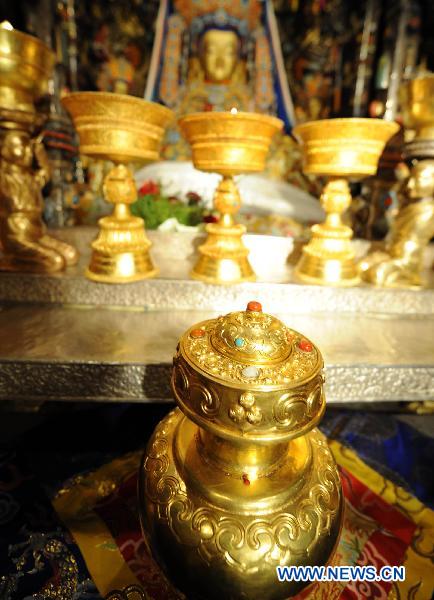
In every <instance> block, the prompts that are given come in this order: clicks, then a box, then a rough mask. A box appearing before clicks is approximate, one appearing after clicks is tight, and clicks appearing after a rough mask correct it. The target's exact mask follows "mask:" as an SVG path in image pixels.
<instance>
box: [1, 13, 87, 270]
mask: <svg viewBox="0 0 434 600" xmlns="http://www.w3.org/2000/svg"><path fill="white" fill-rule="evenodd" d="M53 64H54V55H53V53H52V52H51V50H50V49H49V48H48V47H47V46H46V45H45V44H43V43H42V42H41V41H39V40H38V39H37V38H35V37H33V36H31V35H27V34H24V33H22V32H21V31H17V30H16V29H13V28H12V27H11V26H10V25H9V24H8V23H2V24H1V25H0V241H1V249H2V253H3V256H2V259H1V261H0V269H2V270H8V271H29V272H53V271H60V270H62V269H64V268H65V267H66V266H70V265H74V264H75V263H76V262H77V259H78V254H77V251H76V250H75V248H73V247H72V246H70V245H69V244H66V243H64V242H61V241H59V240H57V239H55V238H53V237H51V236H49V235H47V230H46V227H45V225H44V223H43V221H42V209H43V199H42V193H41V190H42V188H43V187H44V186H45V185H46V184H47V182H48V181H49V180H50V176H51V170H50V166H49V162H48V158H47V155H46V153H45V150H44V146H43V144H42V137H41V135H36V136H35V132H36V133H37V129H38V128H40V127H41V125H42V124H43V121H44V119H43V118H42V117H41V115H37V113H36V110H35V105H34V103H35V101H36V100H38V99H39V98H40V96H41V95H43V94H44V93H45V92H46V90H47V85H48V79H49V77H50V75H51V72H52V68H53Z"/></svg>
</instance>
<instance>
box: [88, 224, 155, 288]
mask: <svg viewBox="0 0 434 600" xmlns="http://www.w3.org/2000/svg"><path fill="white" fill-rule="evenodd" d="M99 225H100V227H101V229H100V232H99V234H98V237H97V239H96V240H95V241H94V242H93V243H92V256H91V259H90V264H89V267H88V269H87V270H86V277H88V278H89V279H91V280H92V281H98V282H101V283H130V282H133V281H140V280H141V279H147V278H149V277H155V275H156V274H157V272H158V271H157V269H156V268H155V267H154V264H153V262H152V259H151V256H150V252H149V248H150V246H151V242H150V241H149V240H148V238H147V236H146V232H145V226H144V221H143V220H142V219H140V218H139V217H132V216H130V217H129V218H126V219H119V218H116V217H115V216H111V217H103V218H102V219H100V220H99Z"/></svg>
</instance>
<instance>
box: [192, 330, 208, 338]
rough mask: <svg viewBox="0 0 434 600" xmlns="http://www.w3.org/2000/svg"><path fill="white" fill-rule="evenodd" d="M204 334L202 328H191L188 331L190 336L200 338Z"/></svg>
mask: <svg viewBox="0 0 434 600" xmlns="http://www.w3.org/2000/svg"><path fill="white" fill-rule="evenodd" d="M204 335H205V332H204V330H203V329H192V330H191V331H190V336H191V337H192V338H201V337H203V336H204Z"/></svg>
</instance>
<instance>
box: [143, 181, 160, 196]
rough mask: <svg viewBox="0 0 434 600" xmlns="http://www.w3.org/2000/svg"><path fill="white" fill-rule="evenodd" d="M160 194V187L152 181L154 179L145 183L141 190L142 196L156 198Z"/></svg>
mask: <svg viewBox="0 0 434 600" xmlns="http://www.w3.org/2000/svg"><path fill="white" fill-rule="evenodd" d="M159 193H160V186H159V185H158V183H156V182H155V181H152V179H149V180H148V181H145V183H144V184H143V185H142V187H141V188H139V195H140V196H146V195H150V196H156V195H157V194H159Z"/></svg>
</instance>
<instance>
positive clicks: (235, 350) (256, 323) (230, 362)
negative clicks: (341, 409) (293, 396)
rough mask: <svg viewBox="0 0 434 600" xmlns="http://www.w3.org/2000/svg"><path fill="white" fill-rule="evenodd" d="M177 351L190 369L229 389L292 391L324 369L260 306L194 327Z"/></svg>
mask: <svg viewBox="0 0 434 600" xmlns="http://www.w3.org/2000/svg"><path fill="white" fill-rule="evenodd" d="M181 349H182V354H183V355H184V356H185V358H186V360H187V362H189V363H190V364H191V366H192V367H193V368H198V369H199V370H200V371H202V372H204V374H206V375H209V376H211V377H212V378H216V379H218V380H220V381H221V380H224V383H226V384H227V385H240V384H247V385H248V386H264V385H265V386H272V387H274V386H279V387H280V386H289V387H291V386H292V385H300V383H302V382H303V381H307V380H310V379H311V378H312V377H313V376H314V375H315V374H316V373H317V372H318V371H319V370H320V369H321V367H322V358H321V355H320V353H319V352H318V350H317V348H316V347H315V346H314V344H313V343H312V342H310V341H309V340H307V339H306V338H305V337H304V336H302V335H301V334H300V333H298V332H297V331H294V330H293V329H290V328H289V327H287V326H286V325H285V324H284V323H282V321H280V320H279V319H277V318H276V317H273V316H271V315H268V314H265V313H263V312H262V307H261V305H260V304H259V302H249V305H248V307H247V310H246V311H239V312H233V313H229V314H228V315H225V316H221V317H218V318H217V319H212V320H209V321H204V322H202V323H199V324H198V325H195V326H194V327H192V328H191V329H190V330H189V331H187V333H186V334H185V335H184V336H183V338H182V339H181Z"/></svg>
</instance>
